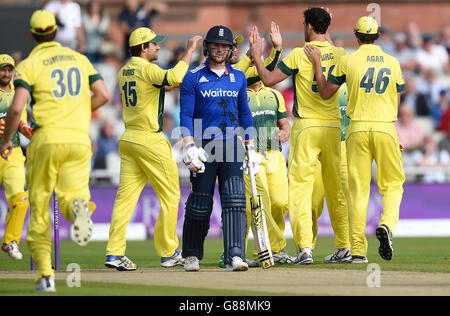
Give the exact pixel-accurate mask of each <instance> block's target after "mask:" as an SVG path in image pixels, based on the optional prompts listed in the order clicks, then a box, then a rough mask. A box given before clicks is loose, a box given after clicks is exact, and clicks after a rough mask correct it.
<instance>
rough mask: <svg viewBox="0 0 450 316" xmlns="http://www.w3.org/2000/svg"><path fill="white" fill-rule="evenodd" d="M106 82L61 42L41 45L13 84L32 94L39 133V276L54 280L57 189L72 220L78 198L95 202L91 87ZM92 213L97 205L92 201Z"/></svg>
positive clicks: (32, 241) (32, 173)
mask: <svg viewBox="0 0 450 316" xmlns="http://www.w3.org/2000/svg"><path fill="white" fill-rule="evenodd" d="M99 79H101V77H100V75H99V74H98V72H97V71H96V70H95V69H94V67H93V66H92V64H91V63H90V62H89V60H88V59H87V58H86V57H85V56H84V55H81V54H79V53H77V52H75V51H73V50H71V49H69V48H66V47H62V46H61V45H60V44H59V43H57V42H45V43H42V44H39V45H37V46H36V47H35V48H34V49H33V50H32V52H31V53H30V55H29V56H28V57H27V58H26V59H25V60H24V61H22V62H21V63H20V64H19V65H18V66H17V68H16V79H15V81H14V84H15V86H16V88H17V86H22V87H24V88H26V89H27V90H28V91H29V92H30V95H31V100H32V103H31V107H32V111H33V122H32V126H33V127H34V129H35V131H34V134H33V137H32V138H31V142H30V144H29V145H28V148H27V171H26V180H27V186H28V190H29V194H30V212H31V218H30V224H29V229H28V237H27V242H28V247H29V249H30V251H31V255H32V256H33V259H34V261H35V262H36V266H37V269H38V274H39V278H40V277H42V276H53V275H54V270H53V269H52V264H51V243H52V240H51V222H50V216H49V215H48V211H49V209H50V200H51V196H52V193H53V190H55V193H56V195H57V198H58V202H59V205H60V210H61V213H62V215H63V216H64V217H65V218H66V219H67V220H69V221H71V222H73V213H72V202H73V200H74V199H75V198H83V199H85V200H86V201H89V200H90V197H91V195H90V191H89V173H90V169H91V168H90V166H91V156H92V151H91V141H90V139H89V124H90V119H91V95H90V85H91V84H92V83H93V82H95V81H96V80H99ZM89 208H90V210H91V211H94V210H95V205H94V204H93V203H91V202H90V203H89Z"/></svg>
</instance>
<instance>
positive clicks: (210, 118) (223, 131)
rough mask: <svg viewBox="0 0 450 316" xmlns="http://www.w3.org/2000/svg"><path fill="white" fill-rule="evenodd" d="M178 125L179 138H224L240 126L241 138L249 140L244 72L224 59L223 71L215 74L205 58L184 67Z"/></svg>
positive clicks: (248, 116)
mask: <svg viewBox="0 0 450 316" xmlns="http://www.w3.org/2000/svg"><path fill="white" fill-rule="evenodd" d="M180 126H181V128H182V131H181V132H182V134H183V138H184V137H188V136H193V137H194V138H195V139H197V140H201V139H205V140H208V139H227V138H231V137H234V136H235V135H238V134H239V128H242V129H243V130H244V134H242V137H243V138H244V140H252V139H253V118H252V113H251V111H250V108H249V106H248V99H247V79H246V78H245V74H244V73H243V72H242V71H240V70H238V69H234V68H233V67H231V65H230V64H229V63H228V62H227V63H226V69H225V73H224V74H223V75H222V76H220V77H219V76H217V74H216V73H214V72H213V71H212V70H211V68H210V66H209V63H208V60H206V61H205V62H204V63H203V64H201V65H200V66H198V67H197V68H195V69H193V70H191V71H188V73H187V74H186V76H185V77H184V79H183V83H182V84H181V87H180Z"/></svg>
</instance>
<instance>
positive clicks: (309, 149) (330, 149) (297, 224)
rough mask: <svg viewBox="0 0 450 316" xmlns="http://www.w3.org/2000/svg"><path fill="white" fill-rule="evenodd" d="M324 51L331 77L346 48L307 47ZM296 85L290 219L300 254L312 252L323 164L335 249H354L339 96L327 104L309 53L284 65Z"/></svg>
mask: <svg viewBox="0 0 450 316" xmlns="http://www.w3.org/2000/svg"><path fill="white" fill-rule="evenodd" d="M306 44H307V45H313V46H316V47H318V48H319V49H320V51H321V53H322V66H323V71H324V72H325V73H326V74H328V73H330V72H331V71H332V70H333V68H334V67H335V65H336V62H337V60H338V59H339V57H341V56H343V55H344V54H345V51H344V49H342V48H338V47H334V46H332V45H330V44H329V43H328V42H326V41H325V42H319V41H312V42H309V43H306ZM278 67H279V68H280V70H281V71H282V72H283V73H285V74H286V75H292V76H293V81H294V91H295V98H294V107H293V114H294V116H295V119H294V125H293V127H292V130H291V136H290V152H289V162H288V165H289V172H288V180H289V217H290V221H291V225H292V230H293V234H294V240H295V243H296V245H297V250H298V251H300V249H301V248H312V246H313V231H312V226H313V222H312V212H311V208H312V192H313V185H314V175H315V173H316V166H317V163H318V162H319V161H320V163H321V165H322V172H323V180H324V186H325V192H326V198H327V204H328V209H329V210H330V215H331V216H332V218H334V221H335V224H334V227H335V237H336V239H335V247H336V248H348V247H349V240H348V218H347V210H346V208H345V197H344V193H343V189H342V184H341V180H340V179H341V176H340V168H339V166H340V156H341V148H340V141H339V140H340V118H341V116H340V111H339V106H338V96H337V95H335V96H333V97H332V98H331V99H329V100H323V99H322V98H321V97H320V95H319V93H318V89H317V84H316V81H315V74H314V67H313V66H312V64H311V62H310V61H309V59H308V57H307V56H306V54H305V52H304V49H303V48H295V49H294V50H293V51H291V53H289V55H288V56H286V57H285V58H284V59H283V60H282V61H281V62H280V63H279V65H278Z"/></svg>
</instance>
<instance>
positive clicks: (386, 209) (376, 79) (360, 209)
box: [305, 16, 406, 263]
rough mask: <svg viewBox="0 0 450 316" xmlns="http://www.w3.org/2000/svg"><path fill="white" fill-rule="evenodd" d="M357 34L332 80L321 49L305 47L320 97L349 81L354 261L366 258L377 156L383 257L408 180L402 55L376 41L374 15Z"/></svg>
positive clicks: (360, 24)
mask: <svg viewBox="0 0 450 316" xmlns="http://www.w3.org/2000/svg"><path fill="white" fill-rule="evenodd" d="M354 34H355V37H356V40H357V41H358V44H359V48H358V49H357V50H356V51H355V52H353V53H351V54H347V55H345V56H344V57H342V58H341V59H340V60H339V61H338V63H337V64H336V67H335V68H334V69H333V70H332V72H331V75H330V76H329V77H328V81H327V78H325V76H324V75H323V73H322V71H321V69H322V63H321V53H320V51H319V50H317V49H315V48H314V47H311V46H308V47H307V48H305V52H306V54H307V56H308V58H309V59H310V60H311V62H312V64H313V66H314V69H315V73H316V78H317V88H318V90H319V93H320V96H321V97H322V98H324V99H329V98H331V97H333V95H334V94H335V93H336V91H337V90H338V89H339V87H340V86H341V85H342V84H343V83H344V82H345V83H347V87H348V95H349V102H348V107H347V116H348V117H349V118H350V120H351V121H350V125H349V127H348V130H347V135H346V145H347V164H348V187H349V201H348V202H349V226H350V241H351V251H352V263H367V262H368V259H367V257H366V256H367V239H366V236H365V228H366V215H367V207H368V200H369V195H370V181H371V173H372V172H371V170H372V162H373V160H374V159H375V162H376V164H377V172H378V177H377V183H378V189H379V191H380V194H381V195H382V196H383V213H382V214H381V219H380V222H379V227H378V228H377V229H376V236H377V238H378V240H379V241H380V246H379V249H378V251H379V254H380V256H381V258H383V259H384V260H391V259H392V255H393V252H394V249H393V246H392V236H393V233H394V231H395V225H396V224H397V222H398V218H399V209H400V203H401V200H402V195H403V182H404V181H405V176H404V172H403V166H402V158H401V152H400V144H399V140H398V136H397V133H396V130H395V127H394V121H396V120H397V112H398V100H399V93H400V92H402V91H403V90H405V88H406V87H405V82H404V80H403V76H402V72H401V69H400V64H399V62H398V60H397V59H396V58H394V57H392V56H390V55H388V54H386V53H385V52H383V51H382V50H381V48H380V47H379V46H377V45H375V44H374V42H375V41H376V40H377V39H378V37H379V31H378V24H377V22H376V21H375V19H373V18H372V17H367V16H364V17H361V18H360V19H359V20H358V21H357V23H356V26H355V29H354ZM322 60H323V55H322Z"/></svg>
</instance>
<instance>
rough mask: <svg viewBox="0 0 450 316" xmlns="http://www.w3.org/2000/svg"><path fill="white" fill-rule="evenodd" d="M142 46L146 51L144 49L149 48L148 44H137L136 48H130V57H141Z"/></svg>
mask: <svg viewBox="0 0 450 316" xmlns="http://www.w3.org/2000/svg"><path fill="white" fill-rule="evenodd" d="M142 45H144V49H146V48H148V47H149V46H150V42H147V43H143V44H139V45H136V46H131V47H130V55H131V56H134V57H138V56H140V55H141V51H142Z"/></svg>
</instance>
